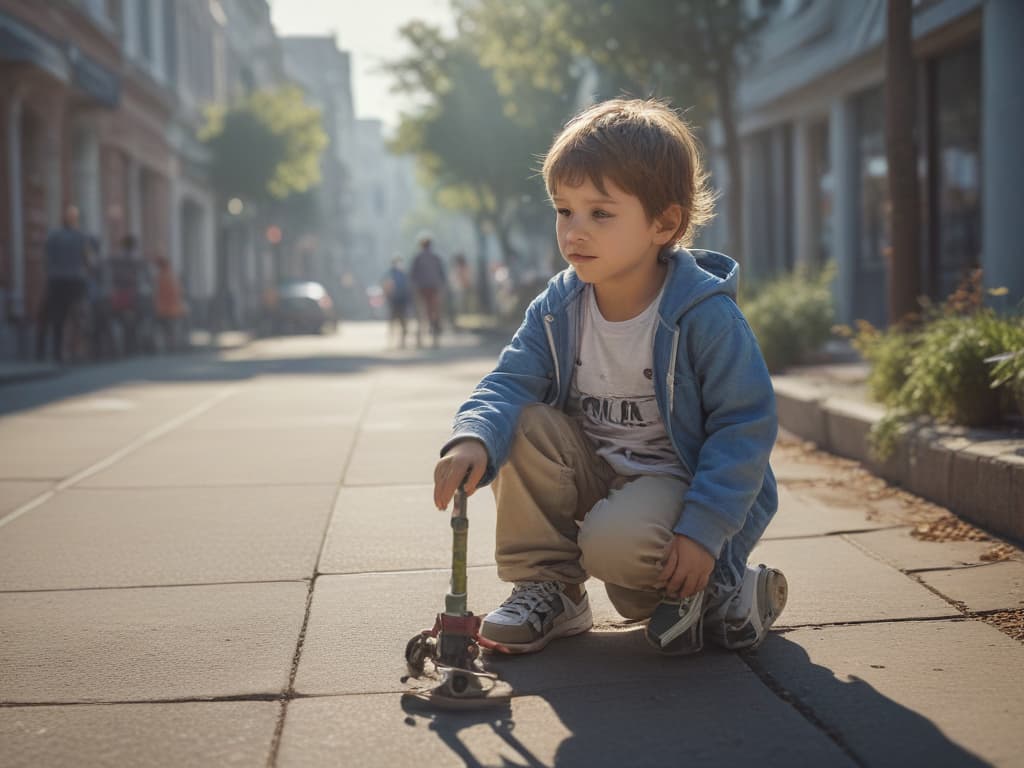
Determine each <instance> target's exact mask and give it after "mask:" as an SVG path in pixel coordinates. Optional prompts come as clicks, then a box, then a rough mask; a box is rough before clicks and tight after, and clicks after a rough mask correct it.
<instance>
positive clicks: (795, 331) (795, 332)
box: [743, 267, 834, 371]
mask: <svg viewBox="0 0 1024 768" xmlns="http://www.w3.org/2000/svg"><path fill="white" fill-rule="evenodd" d="M833 276H834V271H833V270H832V268H831V267H830V268H827V269H825V270H822V271H821V272H819V273H817V274H812V273H810V272H808V271H806V270H797V271H796V272H793V273H791V274H788V275H785V276H783V277H780V278H777V279H775V280H772V281H771V282H768V283H765V284H764V285H763V286H760V287H758V288H757V289H756V290H755V292H754V296H753V298H749V299H747V300H745V301H744V302H743V313H744V314H745V315H746V317H747V322H748V323H750V327H751V329H753V331H754V335H755V336H757V341H758V344H759V345H760V346H761V353H762V354H763V355H764V359H765V362H766V363H767V364H768V368H769V370H771V371H780V370H782V369H783V368H785V367H787V366H789V365H793V364H794V363H798V362H800V361H802V360H804V359H806V357H807V355H808V354H810V353H812V352H814V351H816V350H817V349H818V348H819V347H821V345H822V344H824V343H825V342H826V341H827V340H828V338H829V336H830V335H831V332H832V323H833V322H834V320H833V317H834V313H833V306H832V291H831V288H830V284H831V283H832V279H833Z"/></svg>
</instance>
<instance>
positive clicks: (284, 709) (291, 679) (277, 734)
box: [267, 578, 316, 768]
mask: <svg viewBox="0 0 1024 768" xmlns="http://www.w3.org/2000/svg"><path fill="white" fill-rule="evenodd" d="M315 586H316V579H315V578H314V579H310V582H309V591H308V592H307V593H306V612H305V614H304V615H303V617H302V628H301V629H300V630H299V639H298V641H297V642H296V644H295V655H294V656H293V657H292V668H291V671H290V672H289V673H288V688H287V689H286V690H285V692H284V695H282V696H279V697H278V699H279V700H280V701H281V714H280V715H278V719H277V726H276V727H275V728H274V736H273V738H272V739H271V741H270V754H269V755H268V756H267V768H274V766H275V765H276V764H277V753H278V750H279V749H280V748H281V736H282V734H283V733H284V722H285V718H286V717H287V716H288V703H289V702H290V701H291V700H292V699H293V698H295V677H296V675H298V673H299V659H300V658H301V657H302V648H303V646H304V645H305V643H306V629H307V628H308V627H309V614H310V611H311V610H312V607H313V589H314V587H315Z"/></svg>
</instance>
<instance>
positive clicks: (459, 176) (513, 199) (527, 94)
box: [387, 14, 567, 300]
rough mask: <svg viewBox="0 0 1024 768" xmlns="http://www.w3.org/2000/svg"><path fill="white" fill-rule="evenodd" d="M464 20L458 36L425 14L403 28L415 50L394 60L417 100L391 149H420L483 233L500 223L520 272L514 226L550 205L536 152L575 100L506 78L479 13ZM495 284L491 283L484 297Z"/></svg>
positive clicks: (428, 169) (446, 196)
mask: <svg viewBox="0 0 1024 768" xmlns="http://www.w3.org/2000/svg"><path fill="white" fill-rule="evenodd" d="M459 26H460V34H459V35H458V37H456V38H454V39H448V38H446V37H445V36H444V35H443V34H442V33H441V31H440V30H439V29H437V28H436V27H432V26H430V25H428V24H425V23H423V22H419V21H414V22H411V23H409V24H407V25H406V26H405V27H403V28H402V29H401V31H400V32H401V35H402V36H403V37H404V38H405V39H406V41H407V42H408V43H409V44H410V46H411V48H412V53H411V54H410V55H409V56H407V57H406V58H404V59H400V60H396V61H392V62H391V63H390V64H389V65H388V67H387V68H388V70H389V71H390V72H391V73H392V74H393V75H394V77H395V86H394V90H396V91H397V92H400V93H403V94H405V95H407V96H409V97H410V99H411V100H413V101H415V102H418V105H417V108H416V109H414V110H412V111H410V112H407V113H404V114H402V116H401V122H400V124H399V127H398V132H397V135H396V138H395V139H394V141H393V142H392V148H393V149H394V150H395V151H398V152H408V153H411V154H413V155H415V156H416V157H417V159H418V162H419V165H420V168H421V170H422V171H423V172H424V174H425V175H426V177H427V181H428V184H429V185H430V186H433V187H434V188H435V189H436V190H437V193H436V194H437V199H438V201H439V202H440V203H442V204H443V205H445V206H446V207H449V208H452V209H455V210H462V211H466V212H467V213H469V214H470V215H471V216H472V217H473V220H474V223H475V225H476V228H477V232H478V235H479V237H480V238H481V240H482V238H483V233H484V231H485V230H487V229H493V231H494V232H495V234H496V236H497V238H498V240H499V242H500V244H501V247H502V251H503V254H504V258H505V260H506V262H507V263H508V264H509V267H510V269H511V270H512V272H513V274H516V267H517V266H518V262H519V258H518V254H517V253H516V252H515V249H514V248H513V246H512V241H511V230H512V229H513V228H514V227H515V226H516V224H517V223H520V222H521V221H522V219H523V214H524V213H525V212H526V211H527V210H529V209H532V210H534V211H535V210H536V208H537V207H538V206H540V205H543V206H545V207H546V201H545V198H544V195H543V187H542V185H541V183H540V182H539V180H538V179H537V178H536V173H535V170H536V166H537V164H538V161H537V158H538V157H539V155H541V154H542V153H543V152H544V151H545V150H546V149H547V146H548V144H549V143H550V141H551V137H552V133H553V131H554V128H555V127H557V125H558V123H559V122H560V120H561V119H562V118H563V116H564V114H565V112H566V106H565V105H566V102H567V99H566V97H565V96H564V95H563V94H562V93H561V92H559V93H557V94H556V93H554V92H552V91H550V90H542V89H538V88H529V87H526V86H525V84H524V83H523V82H522V81H515V82H513V81H511V80H508V81H506V82H504V83H499V82H498V80H497V78H496V76H495V70H494V69H493V68H491V67H489V66H488V59H487V56H486V55H482V50H481V46H482V43H483V40H484V38H483V36H482V35H481V34H478V32H479V30H478V29H477V27H476V26H475V21H474V20H473V19H472V18H470V16H469V15H468V14H462V15H460V18H459ZM556 115H557V117H555V116H556ZM478 256H479V257H480V258H482V257H483V253H482V252H481V253H479V254H478ZM480 266H481V269H479V270H478V272H479V274H481V275H483V274H484V272H485V270H484V269H483V268H482V267H483V266H484V265H482V264H481V265H480ZM486 293H487V292H486V289H485V287H483V286H482V287H481V299H482V300H484V299H485V298H486Z"/></svg>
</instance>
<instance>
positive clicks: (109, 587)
mask: <svg viewBox="0 0 1024 768" xmlns="http://www.w3.org/2000/svg"><path fill="white" fill-rule="evenodd" d="M312 578H313V577H312V576H300V577H296V578H294V579H260V580H256V581H196V582H189V583H186V584H112V585H105V586H100V587H43V588H40V589H0V595H22V594H38V593H47V592H98V591H101V590H114V589H179V588H187V587H232V586H236V585H243V584H303V583H306V582H309V581H310V580H312Z"/></svg>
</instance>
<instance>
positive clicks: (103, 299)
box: [88, 258, 117, 360]
mask: <svg viewBox="0 0 1024 768" xmlns="http://www.w3.org/2000/svg"><path fill="white" fill-rule="evenodd" d="M88 285H89V287H88V291H89V305H90V317H91V323H90V325H91V331H92V334H91V350H92V358H93V360H103V359H105V358H110V357H114V356H116V353H117V344H116V342H115V334H114V316H113V310H112V309H111V304H110V302H111V297H112V295H113V291H114V278H113V272H112V270H111V264H110V259H109V258H97V259H96V260H95V262H94V263H93V265H92V269H91V270H90V271H89V284H88Z"/></svg>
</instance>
